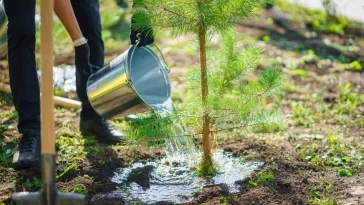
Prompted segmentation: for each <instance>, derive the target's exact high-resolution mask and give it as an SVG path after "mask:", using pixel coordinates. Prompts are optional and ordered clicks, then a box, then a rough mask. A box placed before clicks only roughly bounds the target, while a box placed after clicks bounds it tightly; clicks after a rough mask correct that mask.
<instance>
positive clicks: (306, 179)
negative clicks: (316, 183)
mask: <svg viewBox="0 0 364 205" xmlns="http://www.w3.org/2000/svg"><path fill="white" fill-rule="evenodd" d="M302 183H304V184H309V183H310V182H309V181H308V177H305V178H304V179H302Z"/></svg>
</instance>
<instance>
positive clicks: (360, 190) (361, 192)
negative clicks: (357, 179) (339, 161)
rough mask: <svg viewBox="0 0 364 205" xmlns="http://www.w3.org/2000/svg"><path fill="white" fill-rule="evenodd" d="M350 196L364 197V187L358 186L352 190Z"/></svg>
mask: <svg viewBox="0 0 364 205" xmlns="http://www.w3.org/2000/svg"><path fill="white" fill-rule="evenodd" d="M350 194H351V195H353V196H364V186H356V187H353V188H351V191H350Z"/></svg>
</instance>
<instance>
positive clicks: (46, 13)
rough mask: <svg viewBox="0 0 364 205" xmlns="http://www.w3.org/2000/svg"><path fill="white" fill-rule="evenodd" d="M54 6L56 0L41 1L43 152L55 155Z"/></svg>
mask: <svg viewBox="0 0 364 205" xmlns="http://www.w3.org/2000/svg"><path fill="white" fill-rule="evenodd" d="M53 5H54V0H41V11H40V16H41V22H42V24H41V27H40V28H41V32H40V42H41V43H40V63H41V69H42V76H41V82H42V83H41V92H42V96H41V129H42V131H41V150H42V154H55V137H54V109H53V108H54V99H53V34H52V33H53V32H52V31H53V8H54V7H53Z"/></svg>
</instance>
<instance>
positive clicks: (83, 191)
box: [72, 184, 88, 196]
mask: <svg viewBox="0 0 364 205" xmlns="http://www.w3.org/2000/svg"><path fill="white" fill-rule="evenodd" d="M72 192H73V193H78V194H83V195H85V196H87V194H88V189H87V188H86V187H85V186H84V185H82V184H76V185H75V186H74V187H73V189H72Z"/></svg>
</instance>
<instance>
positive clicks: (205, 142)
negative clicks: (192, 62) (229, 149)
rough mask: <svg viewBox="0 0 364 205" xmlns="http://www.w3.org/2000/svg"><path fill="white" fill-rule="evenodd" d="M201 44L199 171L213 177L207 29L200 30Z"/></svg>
mask: <svg viewBox="0 0 364 205" xmlns="http://www.w3.org/2000/svg"><path fill="white" fill-rule="evenodd" d="M198 36H199V43H200V62H201V93H202V106H203V129H202V148H203V156H202V159H201V161H200V164H199V170H200V172H201V173H202V174H204V175H211V174H213V173H212V170H213V163H212V152H211V151H212V150H211V148H212V140H211V139H210V116H209V112H208V110H207V99H208V84H207V80H208V79H207V64H206V60H207V59H206V29H205V28H202V27H201V28H200V29H199V34H198Z"/></svg>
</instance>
